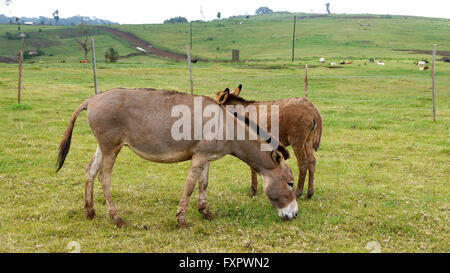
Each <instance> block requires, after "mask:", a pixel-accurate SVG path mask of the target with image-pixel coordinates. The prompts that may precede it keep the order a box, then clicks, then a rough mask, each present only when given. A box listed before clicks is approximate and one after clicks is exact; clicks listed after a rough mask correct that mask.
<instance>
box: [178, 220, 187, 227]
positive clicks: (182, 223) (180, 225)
mask: <svg viewBox="0 0 450 273" xmlns="http://www.w3.org/2000/svg"><path fill="white" fill-rule="evenodd" d="M177 227H178V228H187V227H188V225H187V223H186V220H180V219H178V224H177Z"/></svg>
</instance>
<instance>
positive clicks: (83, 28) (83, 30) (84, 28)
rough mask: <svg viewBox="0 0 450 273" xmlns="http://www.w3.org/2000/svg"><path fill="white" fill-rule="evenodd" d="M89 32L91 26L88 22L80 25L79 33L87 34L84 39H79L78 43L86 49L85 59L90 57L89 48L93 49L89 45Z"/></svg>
mask: <svg viewBox="0 0 450 273" xmlns="http://www.w3.org/2000/svg"><path fill="white" fill-rule="evenodd" d="M88 32H89V28H88V26H87V25H86V24H84V23H82V24H79V25H78V33H80V34H81V35H84V36H85V39H84V41H83V40H77V43H78V45H79V46H80V48H81V49H83V50H84V59H85V60H87V59H88V53H89V50H90V49H91V47H90V45H89V40H88Z"/></svg>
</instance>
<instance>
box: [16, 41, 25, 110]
mask: <svg viewBox="0 0 450 273" xmlns="http://www.w3.org/2000/svg"><path fill="white" fill-rule="evenodd" d="M19 38H22V41H21V42H20V53H19V80H18V86H17V103H18V104H20V91H21V89H22V63H23V47H24V44H25V34H23V33H20V34H19Z"/></svg>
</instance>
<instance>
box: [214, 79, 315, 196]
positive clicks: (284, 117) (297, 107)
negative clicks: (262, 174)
mask: <svg viewBox="0 0 450 273" xmlns="http://www.w3.org/2000/svg"><path fill="white" fill-rule="evenodd" d="M241 90H242V84H240V85H239V86H238V87H237V88H236V89H235V90H234V91H233V92H231V93H230V92H229V91H227V90H225V91H222V92H219V93H217V96H216V101H217V102H218V103H219V104H221V105H234V106H236V105H242V106H244V107H245V110H247V111H248V106H251V105H253V106H256V112H257V116H258V117H253V118H252V117H251V115H250V119H251V120H253V119H256V118H257V119H258V124H260V123H261V120H263V121H264V120H266V121H267V130H268V131H270V132H271V129H270V124H271V122H270V119H271V115H270V111H267V112H266V113H264V112H261V111H260V110H259V107H258V106H262V105H266V106H270V105H278V107H279V136H280V139H279V141H280V143H281V144H283V145H284V146H286V147H287V146H289V145H291V146H292V149H293V150H294V153H295V156H296V157H297V165H298V168H299V173H300V174H299V178H298V185H297V190H296V195H297V198H299V197H300V196H301V195H302V194H303V186H304V183H305V178H306V172H307V170H308V171H309V180H308V191H307V194H306V198H308V199H309V198H311V197H312V196H313V194H314V171H315V167H316V158H315V157H314V151H313V149H314V150H315V151H317V150H318V149H319V145H320V138H321V136H322V117H321V116H320V113H319V111H318V110H317V108H316V107H315V106H314V105H313V104H312V103H311V101H309V100H308V99H306V98H289V99H283V100H277V101H248V100H245V99H243V98H242V97H239V93H240V92H241ZM246 116H247V117H248V113H247V114H246ZM257 186H258V180H257V176H256V172H255V170H253V169H252V185H251V188H250V196H254V195H255V194H256V191H257Z"/></svg>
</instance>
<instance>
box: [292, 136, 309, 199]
mask: <svg viewBox="0 0 450 273" xmlns="http://www.w3.org/2000/svg"><path fill="white" fill-rule="evenodd" d="M292 149H293V150H294V154H295V157H296V158H297V166H298V171H299V172H298V173H299V174H298V183H297V189H296V191H295V193H296V195H297V198H299V197H300V196H302V194H303V186H304V185H305V179H306V173H307V170H308V156H307V154H306V149H305V147H304V146H300V145H297V144H293V145H292Z"/></svg>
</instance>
